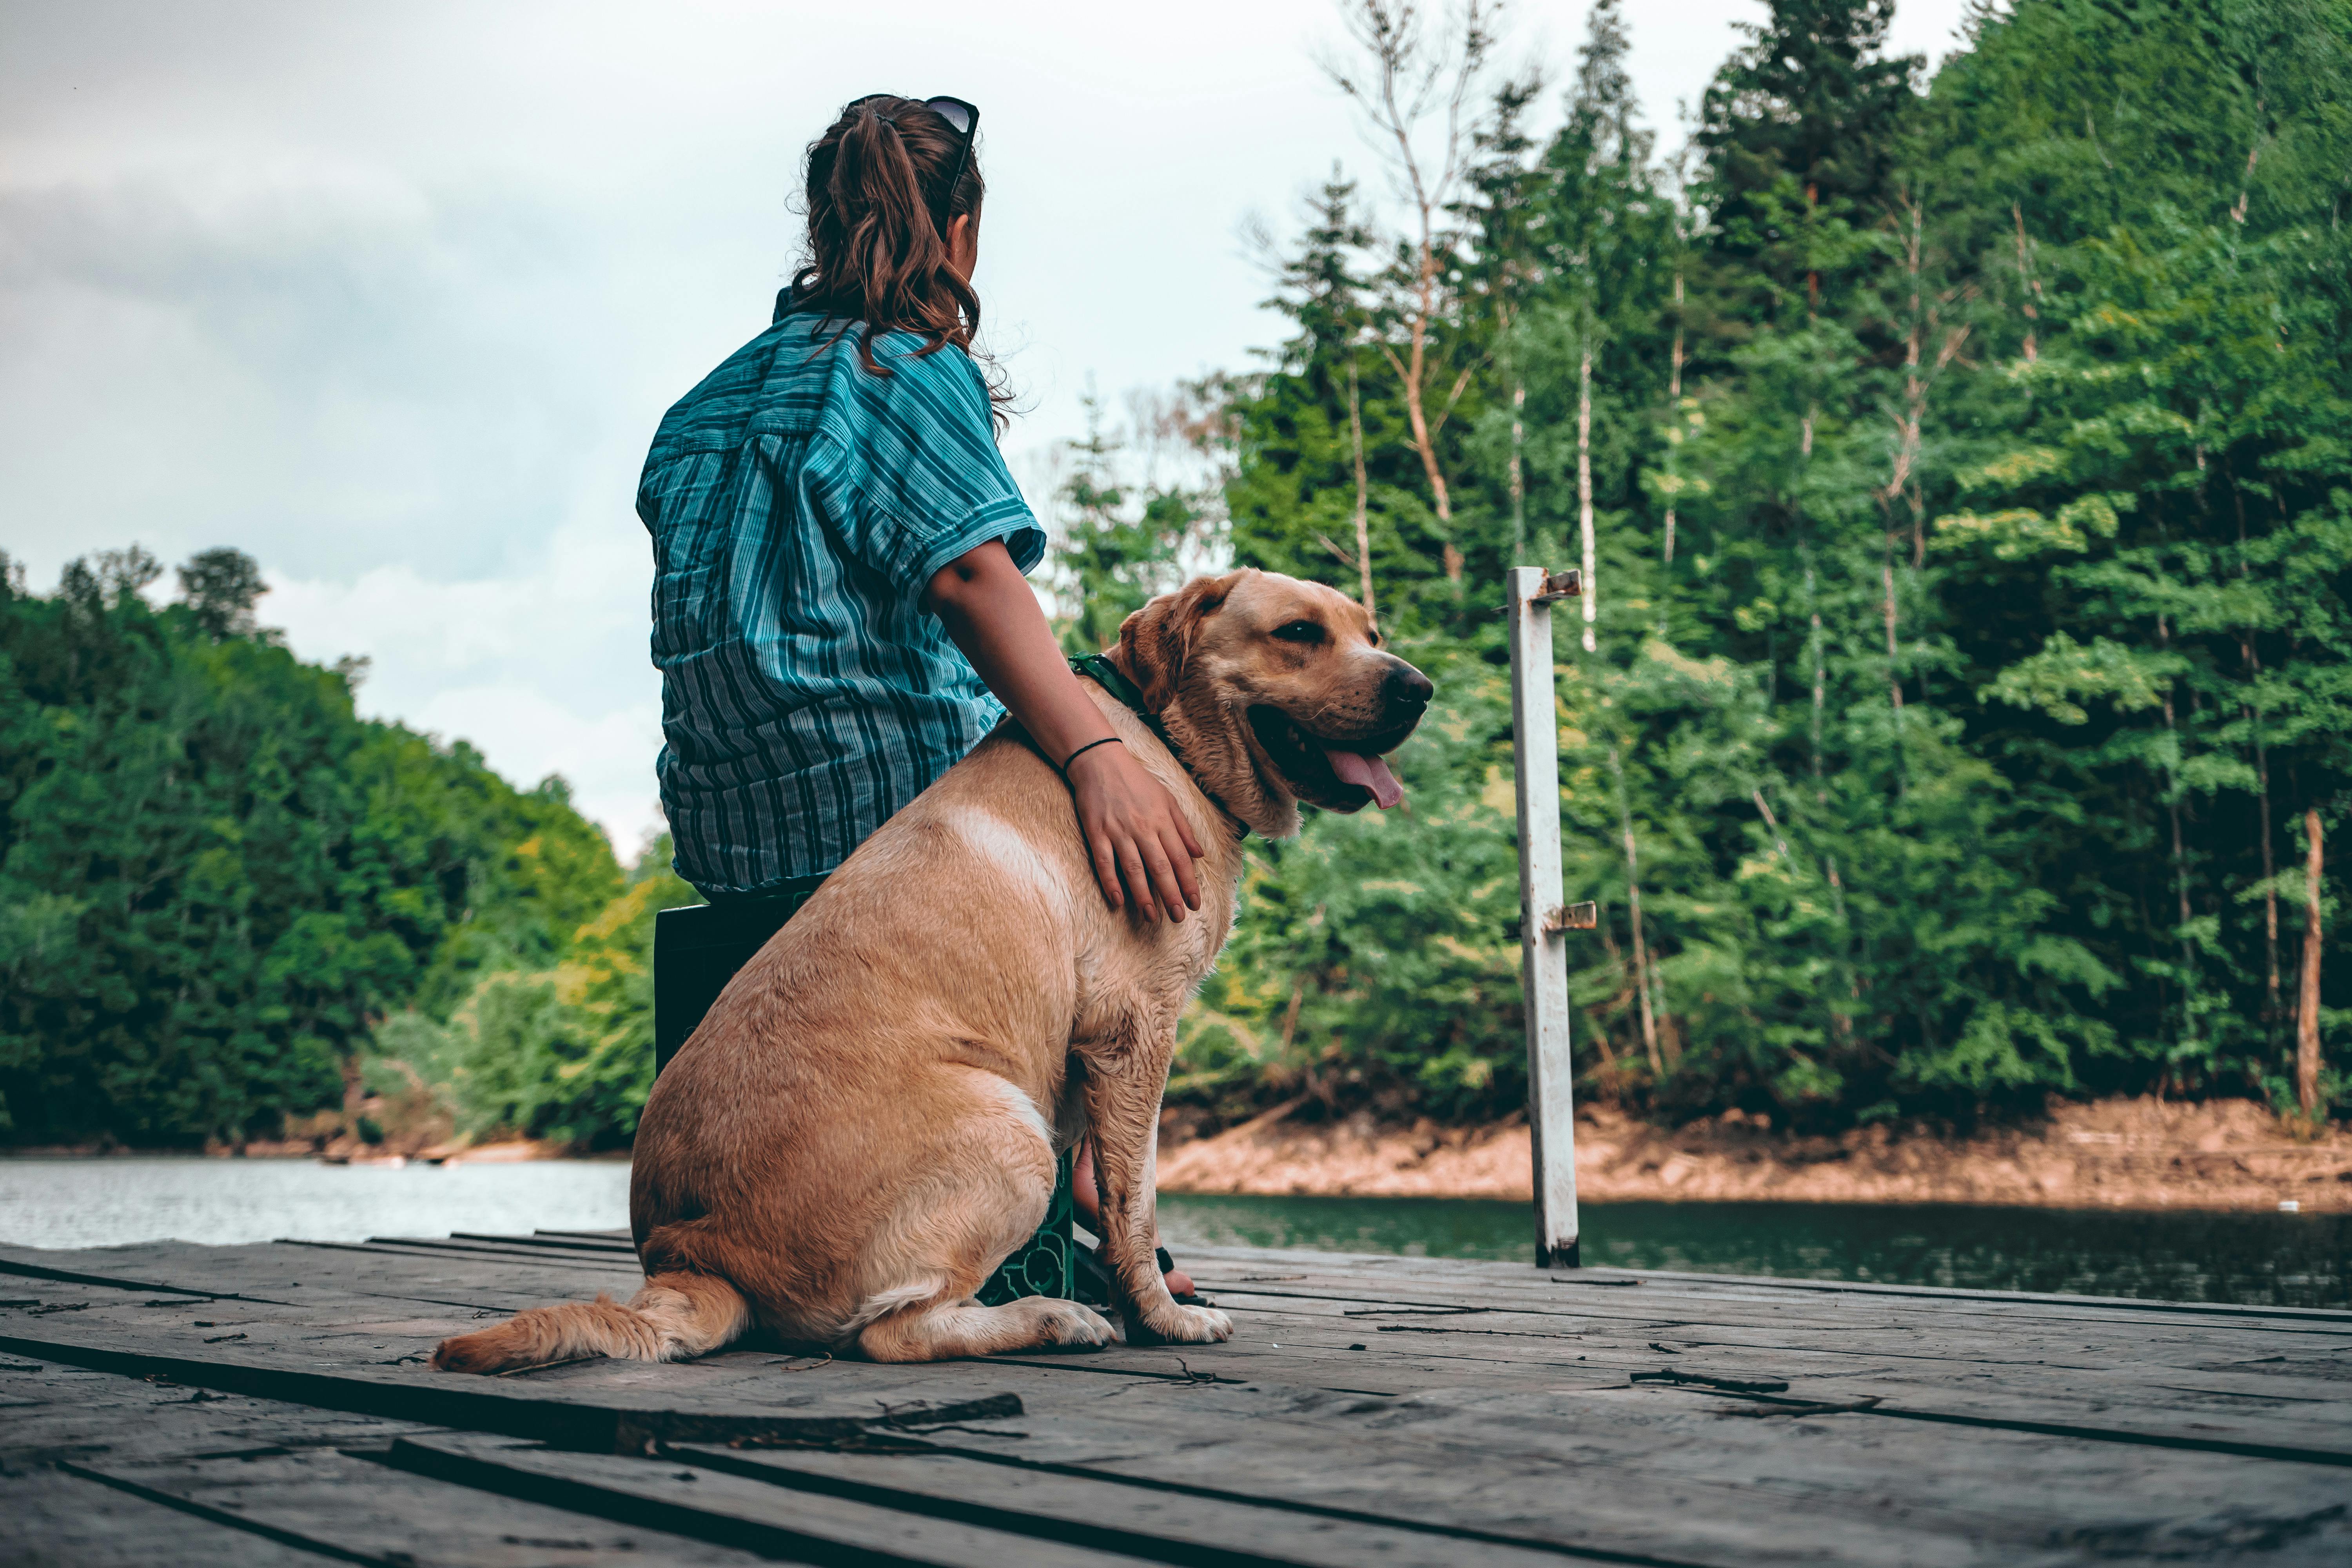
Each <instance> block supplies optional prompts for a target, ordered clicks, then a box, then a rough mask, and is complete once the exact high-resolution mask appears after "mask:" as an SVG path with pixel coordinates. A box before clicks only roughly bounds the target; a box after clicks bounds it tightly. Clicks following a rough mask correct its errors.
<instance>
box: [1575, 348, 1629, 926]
mask: <svg viewBox="0 0 2352 1568" xmlns="http://www.w3.org/2000/svg"><path fill="white" fill-rule="evenodd" d="M1576 518H1577V525H1578V526H1579V527H1580V529H1581V530H1582V531H1583V533H1584V592H1583V593H1582V594H1581V595H1579V598H1580V602H1581V603H1582V604H1583V605H1584V651H1585V652H1587V653H1591V652H1592V651H1593V650H1594V649H1595V648H1597V647H1600V646H1601V645H1600V639H1599V637H1598V636H1597V635H1596V633H1595V631H1594V623H1595V621H1596V620H1597V619H1598V618H1599V616H1600V614H1601V595H1600V593H1599V591H1598V590H1597V589H1596V588H1595V587H1594V585H1593V577H1592V574H1593V567H1594V565H1595V554H1596V552H1595V550H1594V546H1593V538H1592V334H1591V330H1590V326H1589V324H1588V328H1587V331H1586V332H1585V335H1584V353H1582V355H1580V357H1579V358H1578V360H1577V364H1576ZM1637 940H1638V939H1637Z"/></svg>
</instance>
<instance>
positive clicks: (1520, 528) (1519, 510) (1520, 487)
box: [1511, 371, 1528, 565]
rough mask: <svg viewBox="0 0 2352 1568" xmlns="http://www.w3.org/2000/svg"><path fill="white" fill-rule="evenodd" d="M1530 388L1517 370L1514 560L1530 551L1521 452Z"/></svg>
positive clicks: (1524, 443)
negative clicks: (1519, 376) (1520, 377)
mask: <svg viewBox="0 0 2352 1568" xmlns="http://www.w3.org/2000/svg"><path fill="white" fill-rule="evenodd" d="M1527 416H1528V389H1527V384H1525V383H1524V382H1522V381H1520V380H1519V378H1518V374H1517V372H1516V371H1515V372H1513V374H1512V376H1511V561H1512V563H1513V564H1514V565H1516V564H1517V563H1518V562H1519V559H1520V558H1521V557H1522V556H1524V555H1526V554H1527V552H1528V480H1527V468H1526V465H1525V463H1524V461H1523V460H1522V454H1523V453H1525V451H1526V450H1527V445H1528V424H1527Z"/></svg>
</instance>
